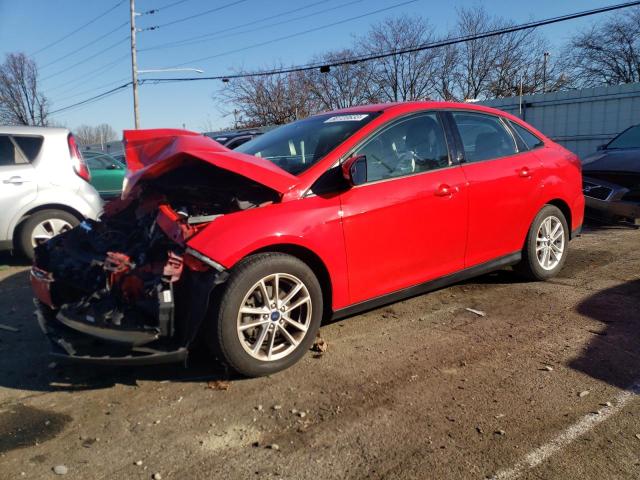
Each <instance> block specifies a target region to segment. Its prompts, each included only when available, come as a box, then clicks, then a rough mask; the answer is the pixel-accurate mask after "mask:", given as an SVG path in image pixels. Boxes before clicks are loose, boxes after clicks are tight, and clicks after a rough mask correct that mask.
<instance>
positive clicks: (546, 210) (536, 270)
mask: <svg viewBox="0 0 640 480" xmlns="http://www.w3.org/2000/svg"><path fill="white" fill-rule="evenodd" d="M550 217H551V218H556V219H558V220H559V221H560V223H561V224H562V228H563V231H564V248H563V251H562V254H561V257H560V261H559V262H558V263H557V264H556V265H555V266H554V267H553V268H551V269H548V270H547V269H545V268H543V267H542V265H541V262H540V260H539V259H538V255H537V252H536V246H537V236H538V230H539V229H540V226H541V225H542V222H544V221H545V220H546V219H548V218H550ZM569 236H570V231H569V227H568V225H567V219H566V218H565V217H564V214H563V213H562V211H561V210H560V209H559V208H558V207H555V206H553V205H545V206H544V207H543V208H542V210H540V211H539V212H538V214H537V215H536V217H535V218H534V219H533V222H532V223H531V227H530V228H529V232H528V233H527V239H526V241H525V244H524V248H523V250H522V260H521V261H520V263H518V264H517V265H515V266H514V267H513V268H514V270H515V271H516V272H518V273H519V274H520V275H522V276H523V277H525V278H527V279H529V280H538V281H539V280H548V279H550V278H553V277H555V276H556V275H557V274H558V272H560V270H561V269H562V267H563V265H564V263H565V262H566V260H567V255H568V253H569Z"/></svg>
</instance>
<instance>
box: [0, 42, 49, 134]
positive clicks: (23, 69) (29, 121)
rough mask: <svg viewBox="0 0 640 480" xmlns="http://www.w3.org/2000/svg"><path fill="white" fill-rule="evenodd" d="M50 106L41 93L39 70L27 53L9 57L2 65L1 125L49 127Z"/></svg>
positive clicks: (11, 54)
mask: <svg viewBox="0 0 640 480" xmlns="http://www.w3.org/2000/svg"><path fill="white" fill-rule="evenodd" d="M48 106H49V105H48V102H47V99H46V97H45V96H44V95H43V94H42V92H40V91H39V89H38V68H37V66H36V64H35V62H34V61H33V60H31V59H29V58H28V57H27V56H26V55H25V54H24V53H9V54H7V56H6V58H5V61H4V63H3V64H2V65H0V122H1V123H6V124H10V125H39V126H45V125H47V116H48Z"/></svg>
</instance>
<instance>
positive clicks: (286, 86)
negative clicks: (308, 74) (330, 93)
mask: <svg viewBox="0 0 640 480" xmlns="http://www.w3.org/2000/svg"><path fill="white" fill-rule="evenodd" d="M305 86H306V79H305V76H304V75H303V74H302V73H300V72H295V73H282V74H275V75H269V76H254V77H243V78H234V79H231V80H230V81H229V82H227V83H226V86H225V87H223V89H222V90H221V91H220V92H219V93H218V95H219V96H220V97H221V98H222V100H223V101H224V102H225V103H226V104H227V105H229V106H231V109H227V110H223V113H227V114H230V113H234V116H235V121H234V123H235V127H236V128H250V127H258V126H264V125H282V124H285V123H289V122H291V121H293V120H296V119H298V118H304V117H307V116H309V115H310V114H312V113H315V112H316V111H317V105H316V104H315V103H314V101H313V99H312V98H311V95H310V94H309V92H308V90H307V88H305Z"/></svg>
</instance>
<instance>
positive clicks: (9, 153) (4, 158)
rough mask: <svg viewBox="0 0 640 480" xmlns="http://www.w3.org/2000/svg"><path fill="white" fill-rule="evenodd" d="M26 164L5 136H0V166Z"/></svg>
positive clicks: (9, 139) (25, 160) (18, 151)
mask: <svg viewBox="0 0 640 480" xmlns="http://www.w3.org/2000/svg"><path fill="white" fill-rule="evenodd" d="M23 163H29V162H27V159H26V158H24V156H23V155H22V153H21V152H20V150H19V149H17V148H16V146H15V145H14V144H13V142H12V141H11V138H10V137H8V136H7V135H0V166H7V165H20V164H23Z"/></svg>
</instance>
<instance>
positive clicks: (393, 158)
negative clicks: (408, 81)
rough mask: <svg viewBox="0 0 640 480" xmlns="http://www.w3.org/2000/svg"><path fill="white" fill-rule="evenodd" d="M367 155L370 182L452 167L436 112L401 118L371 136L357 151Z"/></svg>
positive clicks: (358, 154)
mask: <svg viewBox="0 0 640 480" xmlns="http://www.w3.org/2000/svg"><path fill="white" fill-rule="evenodd" d="M355 155H356V156H360V155H365V156H366V158H367V182H375V181H378V180H384V179H388V178H394V177H402V176H406V175H413V174H416V173H422V172H426V171H429V170H435V169H438V168H444V167H448V166H449V164H450V163H449V153H448V150H447V143H446V140H445V136H444V131H443V129H442V125H441V124H440V121H439V119H438V116H437V115H436V114H435V113H425V114H420V115H417V116H413V117H411V118H407V119H405V120H401V121H399V122H397V123H394V124H393V125H391V126H389V127H387V128H385V129H384V130H383V131H381V132H379V133H377V134H376V135H375V136H374V137H372V138H371V139H369V140H368V141H367V142H366V143H365V144H364V145H363V146H361V147H360V148H359V149H358V150H357V151H356V152H355Z"/></svg>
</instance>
